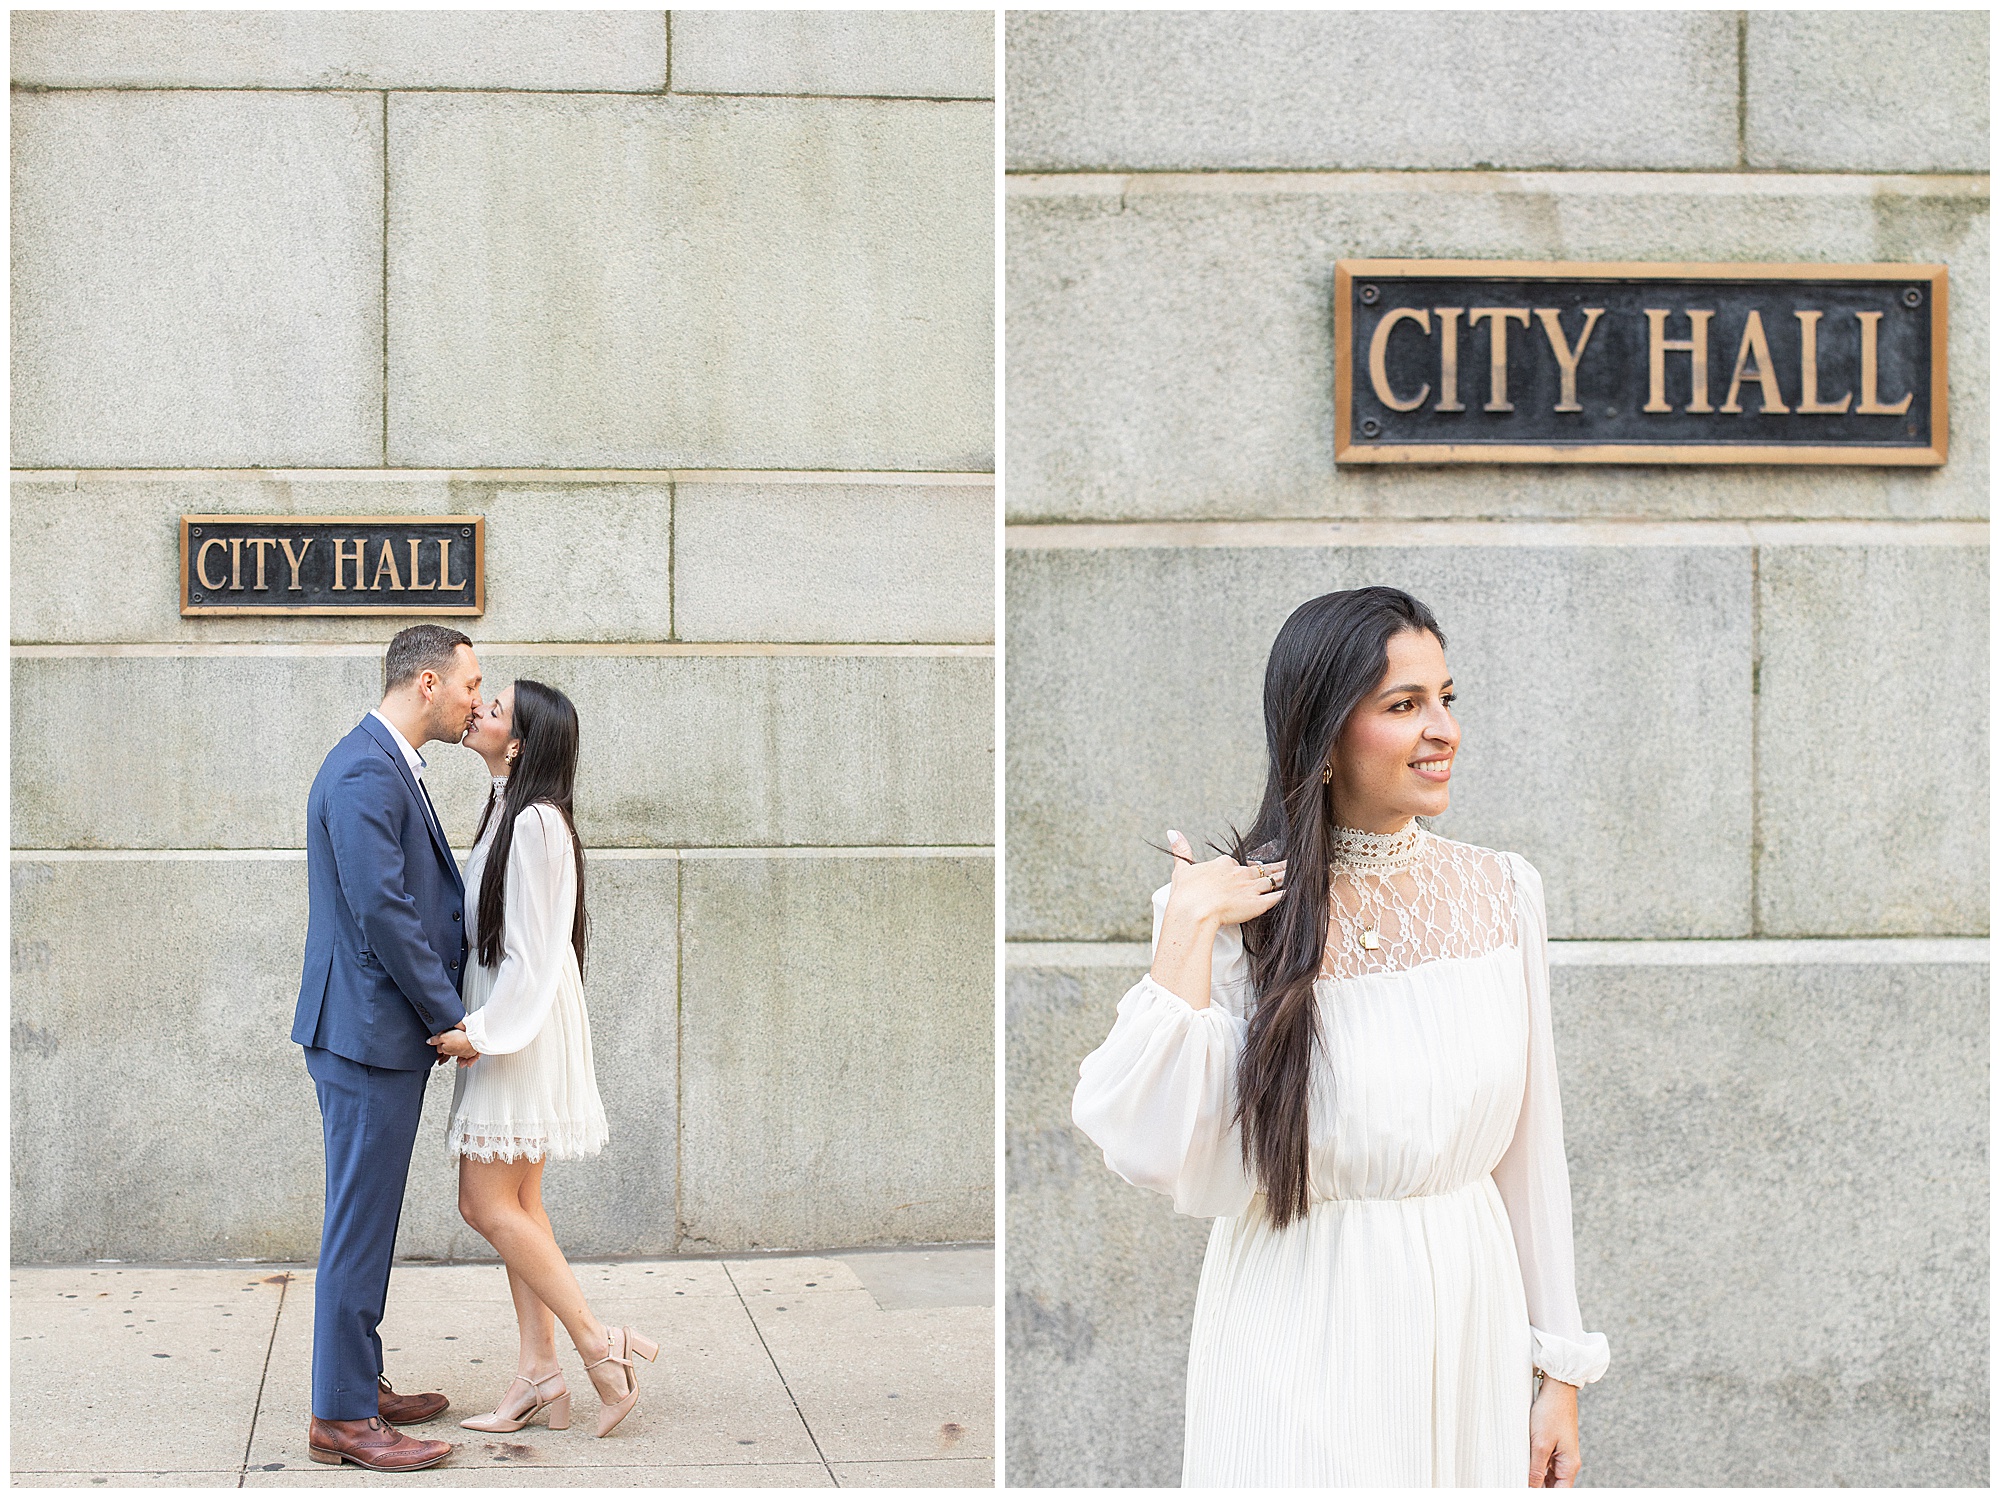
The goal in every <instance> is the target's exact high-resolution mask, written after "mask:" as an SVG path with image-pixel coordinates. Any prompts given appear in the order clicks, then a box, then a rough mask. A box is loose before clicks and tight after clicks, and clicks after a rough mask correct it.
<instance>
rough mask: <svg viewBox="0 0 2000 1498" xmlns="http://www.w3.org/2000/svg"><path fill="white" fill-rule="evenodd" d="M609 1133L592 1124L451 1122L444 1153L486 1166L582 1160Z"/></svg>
mask: <svg viewBox="0 0 2000 1498" xmlns="http://www.w3.org/2000/svg"><path fill="white" fill-rule="evenodd" d="M609 1138H610V1130H609V1129H607V1128H606V1127H605V1126H604V1124H603V1123H601V1122H593V1123H554V1124H543V1123H529V1122H522V1121H515V1122H511V1123H479V1124H475V1123H470V1122H468V1121H467V1120H465V1119H462V1118H461V1119H453V1120H452V1124H451V1129H450V1131H449V1132H448V1133H447V1134H446V1136H445V1151H446V1153H447V1154H450V1155H454V1156H462V1157H463V1158H465V1159H468V1160H478V1161H482V1162H484V1163H487V1164H492V1163H495V1162H501V1161H504V1162H507V1163H510V1164H511V1163H512V1162H514V1161H516V1160H528V1161H535V1160H582V1159H587V1158H588V1157H589V1156H591V1155H594V1154H596V1153H597V1152H598V1151H599V1150H601V1149H603V1148H604V1146H605V1143H606V1141H607V1140H608V1139H609Z"/></svg>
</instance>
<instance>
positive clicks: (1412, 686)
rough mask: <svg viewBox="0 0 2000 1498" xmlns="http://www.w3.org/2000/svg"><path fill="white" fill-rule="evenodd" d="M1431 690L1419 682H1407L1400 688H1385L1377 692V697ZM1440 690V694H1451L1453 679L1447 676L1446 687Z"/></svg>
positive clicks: (1397, 695) (1398, 695)
mask: <svg viewBox="0 0 2000 1498" xmlns="http://www.w3.org/2000/svg"><path fill="white" fill-rule="evenodd" d="M1429 690H1430V689H1429V688H1428V687H1426V686H1424V685H1422V684H1421V683H1419V682H1414V681H1410V682H1405V683H1404V684H1403V685H1402V686H1400V687H1385V688H1384V689H1383V690H1381V691H1379V692H1377V693H1376V694H1375V695H1376V696H1377V697H1400V696H1402V695H1403V693H1405V692H1426V691H1429ZM1438 690H1439V691H1440V692H1449V691H1450V690H1451V678H1450V677H1448V676H1447V677H1446V678H1445V681H1444V685H1443V686H1441V687H1439V688H1438Z"/></svg>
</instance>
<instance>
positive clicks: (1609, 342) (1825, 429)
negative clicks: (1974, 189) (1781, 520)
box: [1334, 260, 1946, 466]
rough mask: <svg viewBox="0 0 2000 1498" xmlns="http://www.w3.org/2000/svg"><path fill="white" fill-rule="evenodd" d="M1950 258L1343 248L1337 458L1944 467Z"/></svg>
mask: <svg viewBox="0 0 2000 1498" xmlns="http://www.w3.org/2000/svg"><path fill="white" fill-rule="evenodd" d="M1945 300H1946V275H1945V268H1944V267H1943V266H1941V265H1643V264H1624V263H1602V264H1598V263H1564V262H1534V261H1511V260H1343V261H1341V262H1339V263H1338V264H1337V265H1336V266H1335V267H1334V334H1335V344H1334V348H1335V371H1334V399H1335V415H1334V458H1335V460H1336V461H1337V462H1341V463H1867V464H1895V465H1906V466H1935V465H1936V464H1939V463H1942V462H1944V459H1945V389H1946V386H1945Z"/></svg>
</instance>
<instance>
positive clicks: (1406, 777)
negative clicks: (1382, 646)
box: [1333, 630, 1458, 832]
mask: <svg viewBox="0 0 2000 1498" xmlns="http://www.w3.org/2000/svg"><path fill="white" fill-rule="evenodd" d="M1451 703H1452V691H1451V672H1450V671H1449V670H1447V669H1446V667H1445V663H1444V647H1443V646H1442V645H1440V644H1438V641H1437V636H1436V635H1433V634H1430V633H1429V632H1428V631H1420V630H1406V631H1405V632H1403V633H1402V634H1399V635H1394V636H1391V637H1390V640H1389V669H1388V670H1386V671H1384V672H1383V673H1382V679H1381V680H1380V681H1379V682H1377V683H1376V684H1375V689H1374V690H1373V691H1371V692H1370V693H1369V694H1368V695H1367V696H1366V697H1363V698H1362V699H1361V701H1360V702H1359V703H1357V704H1356V705H1355V708H1354V711H1353V713H1351V714H1350V715H1349V716H1348V719H1347V723H1346V725H1345V726H1344V727H1343V728H1342V729H1341V730H1340V738H1339V740H1338V742H1337V744H1336V746H1335V751H1334V763H1333V814H1334V819H1335V820H1336V821H1337V822H1339V823H1340V825H1341V826H1343V827H1354V828H1358V829H1359V830H1361V831H1363V832H1394V831H1396V830H1397V829H1398V828H1400V827H1402V826H1403V825H1404V824H1405V823H1407V822H1408V821H1409V820H1410V818H1411V817H1435V816H1438V815H1441V814H1442V813H1443V812H1444V811H1445V810H1446V809H1447V808H1448V807H1450V805H1451V763H1452V758H1453V756H1454V755H1456V754H1457V752H1458V720H1457V719H1456V718H1454V717H1453V716H1452V715H1451Z"/></svg>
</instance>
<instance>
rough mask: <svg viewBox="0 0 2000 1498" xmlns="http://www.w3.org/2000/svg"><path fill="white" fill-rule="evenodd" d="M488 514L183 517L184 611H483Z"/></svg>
mask: <svg viewBox="0 0 2000 1498" xmlns="http://www.w3.org/2000/svg"><path fill="white" fill-rule="evenodd" d="M485 541H486V521H485V518H484V517H483V516H480V515H183V516H181V612H182V613H183V614H482V613H484V612H485V611H486V568H485V557H486V547H485Z"/></svg>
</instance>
